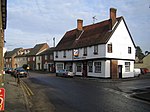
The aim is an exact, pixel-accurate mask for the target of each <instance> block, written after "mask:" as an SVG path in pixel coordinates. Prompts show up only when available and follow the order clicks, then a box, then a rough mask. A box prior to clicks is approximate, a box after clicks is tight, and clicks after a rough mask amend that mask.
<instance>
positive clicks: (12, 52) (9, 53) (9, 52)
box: [5, 48, 22, 58]
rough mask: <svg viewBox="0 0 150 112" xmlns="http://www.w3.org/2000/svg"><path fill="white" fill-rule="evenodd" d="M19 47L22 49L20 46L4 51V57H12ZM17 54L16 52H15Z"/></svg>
mask: <svg viewBox="0 0 150 112" xmlns="http://www.w3.org/2000/svg"><path fill="white" fill-rule="evenodd" d="M20 49H22V48H16V49H14V50H13V51H7V52H6V53H5V58H10V57H12V56H13V55H15V54H16V53H17V52H18V51H19V50H20ZM16 55H17V54H16Z"/></svg>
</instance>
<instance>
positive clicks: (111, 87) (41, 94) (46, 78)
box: [23, 73, 150, 112]
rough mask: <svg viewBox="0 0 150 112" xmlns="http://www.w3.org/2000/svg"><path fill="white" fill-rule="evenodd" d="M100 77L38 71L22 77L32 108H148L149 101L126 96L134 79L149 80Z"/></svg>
mask: <svg viewBox="0 0 150 112" xmlns="http://www.w3.org/2000/svg"><path fill="white" fill-rule="evenodd" d="M100 80H101V79H97V80H87V79H83V78H79V77H78V78H62V77H56V76H54V75H52V74H39V73H30V77H29V78H26V79H23V81H24V82H25V83H26V84H27V85H28V86H29V88H30V89H31V90H32V91H33V93H34V95H33V96H28V101H29V104H30V108H31V111H32V112H150V104H149V103H147V102H145V101H141V100H138V99H135V98H132V97H130V94H132V93H133V92H131V91H132V90H133V89H135V88H136V89H137V88H138V87H139V86H137V84H138V83H139V85H140V83H141V84H143V86H141V85H140V87H147V86H148V85H150V81H146V82H147V83H148V84H147V83H143V82H144V81H140V80H135V81H123V82H101V81H100ZM131 83H132V85H131ZM134 83H135V85H134Z"/></svg>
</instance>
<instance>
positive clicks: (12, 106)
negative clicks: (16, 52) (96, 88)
mask: <svg viewBox="0 0 150 112" xmlns="http://www.w3.org/2000/svg"><path fill="white" fill-rule="evenodd" d="M147 78H149V79H150V73H149V74H147V75H144V76H141V77H136V78H129V79H118V80H112V79H96V78H94V79H93V78H87V79H88V80H98V81H100V82H116V81H117V82H118V81H119V82H120V81H132V80H139V79H140V80H141V79H143V80H144V79H147ZM77 79H79V78H77ZM83 80H84V79H83ZM1 87H2V86H1ZM3 87H4V88H5V91H6V93H5V112H30V110H29V107H28V103H27V102H28V101H27V96H26V92H25V90H24V89H23V87H22V85H18V84H17V82H16V80H15V78H14V77H12V76H11V75H10V74H5V82H4V86H3ZM139 91H140V90H139ZM132 97H134V98H138V99H141V100H145V101H148V102H150V88H146V89H145V90H143V91H142V92H139V93H138V94H134V95H133V96H132Z"/></svg>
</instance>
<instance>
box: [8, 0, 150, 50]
mask: <svg viewBox="0 0 150 112" xmlns="http://www.w3.org/2000/svg"><path fill="white" fill-rule="evenodd" d="M7 2H8V3H7V14H8V15H7V29H6V32H5V33H6V34H5V40H6V44H5V47H6V48H7V49H8V50H12V49H14V48H18V47H23V48H32V47H34V46H35V45H36V44H39V43H43V42H46V43H48V44H49V46H53V38H54V37H55V39H56V45H57V43H58V42H59V41H60V39H61V38H62V37H63V35H64V34H65V32H66V31H68V30H71V29H74V28H76V26H77V25H76V24H77V22H76V21H77V19H79V18H80V19H83V24H84V25H89V24H92V22H93V19H92V17H93V16H96V19H97V20H96V21H95V22H100V21H103V20H106V19H109V9H110V7H114V8H116V9H117V16H123V17H124V18H125V21H126V23H127V26H128V28H129V30H130V33H131V35H132V37H133V40H134V41H135V44H136V45H137V46H140V47H141V49H142V50H143V53H144V52H145V51H146V50H148V51H150V45H149V44H150V0H7Z"/></svg>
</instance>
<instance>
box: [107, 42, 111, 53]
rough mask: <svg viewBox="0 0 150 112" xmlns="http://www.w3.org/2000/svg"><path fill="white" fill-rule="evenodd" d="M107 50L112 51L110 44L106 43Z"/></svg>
mask: <svg viewBox="0 0 150 112" xmlns="http://www.w3.org/2000/svg"><path fill="white" fill-rule="evenodd" d="M107 52H108V53H112V44H108V45H107Z"/></svg>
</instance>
